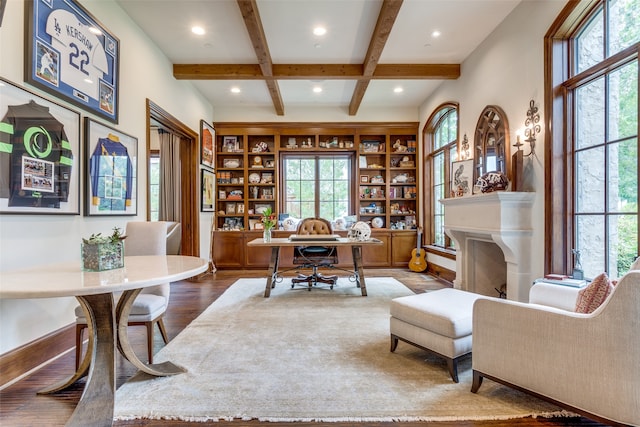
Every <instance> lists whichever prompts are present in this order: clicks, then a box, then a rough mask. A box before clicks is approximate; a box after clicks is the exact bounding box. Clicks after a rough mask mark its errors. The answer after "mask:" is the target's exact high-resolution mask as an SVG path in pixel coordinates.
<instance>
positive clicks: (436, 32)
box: [431, 30, 442, 37]
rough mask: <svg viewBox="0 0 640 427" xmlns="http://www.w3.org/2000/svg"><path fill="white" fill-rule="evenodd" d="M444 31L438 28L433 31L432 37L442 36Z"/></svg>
mask: <svg viewBox="0 0 640 427" xmlns="http://www.w3.org/2000/svg"><path fill="white" fill-rule="evenodd" d="M441 34H442V33H441V32H440V31H438V30H435V31H434V32H433V33H431V37H440V35H441Z"/></svg>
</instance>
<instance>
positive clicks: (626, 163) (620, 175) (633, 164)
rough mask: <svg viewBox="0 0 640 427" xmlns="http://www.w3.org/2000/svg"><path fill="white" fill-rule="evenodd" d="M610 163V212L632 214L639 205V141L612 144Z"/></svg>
mask: <svg viewBox="0 0 640 427" xmlns="http://www.w3.org/2000/svg"><path fill="white" fill-rule="evenodd" d="M608 163H609V181H608V182H609V195H608V198H609V211H610V212H630V211H629V209H630V207H632V206H636V207H637V205H638V140H637V139H636V138H634V139H629V140H626V141H623V142H620V143H615V144H611V145H610V146H609V161H608ZM635 210H637V209H634V211H635Z"/></svg>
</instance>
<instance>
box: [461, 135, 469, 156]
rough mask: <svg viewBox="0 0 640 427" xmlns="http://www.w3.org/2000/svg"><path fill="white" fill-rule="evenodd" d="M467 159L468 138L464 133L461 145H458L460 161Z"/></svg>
mask: <svg viewBox="0 0 640 427" xmlns="http://www.w3.org/2000/svg"><path fill="white" fill-rule="evenodd" d="M468 158H469V138H467V134H466V133H465V134H464V136H463V137H462V143H461V144H460V160H466V159H468Z"/></svg>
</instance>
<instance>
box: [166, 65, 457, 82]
mask: <svg viewBox="0 0 640 427" xmlns="http://www.w3.org/2000/svg"><path fill="white" fill-rule="evenodd" d="M271 69H272V72H271V77H269V76H265V75H264V74H263V73H262V71H261V69H260V65H258V64H174V65H173V76H174V77H175V78H176V79H178V80H270V79H273V80H353V79H363V78H364V77H365V75H364V67H363V66H362V65H359V64H273V65H272V66H271ZM368 77H369V78H371V79H372V80H375V79H386V80H389V79H406V80H425V79H444V80H450V79H457V78H458V77H460V64H378V66H377V67H376V70H375V71H374V73H373V75H371V76H368Z"/></svg>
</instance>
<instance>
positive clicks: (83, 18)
mask: <svg viewBox="0 0 640 427" xmlns="http://www.w3.org/2000/svg"><path fill="white" fill-rule="evenodd" d="M25 4H26V6H25V7H26V10H25V14H26V15H25V16H26V17H27V21H28V23H29V24H28V33H27V37H26V38H25V44H26V46H25V51H26V52H27V54H26V63H27V66H26V67H25V81H27V82H28V83H29V84H32V85H34V86H36V87H38V88H40V89H43V90H45V91H46V92H48V93H50V94H52V95H54V96H57V97H60V98H62V99H65V100H67V101H69V102H71V103H73V104H75V105H77V106H79V107H80V108H83V109H84V110H87V111H89V112H91V113H94V114H97V115H98V116H99V117H101V118H104V119H106V120H108V121H110V122H113V123H117V122H118V75H119V56H120V55H119V53H120V41H119V40H118V39H117V38H116V37H115V36H114V35H113V34H111V33H110V32H109V31H108V30H107V29H106V28H104V27H103V26H102V25H101V24H100V23H99V22H98V21H97V20H96V19H95V18H94V17H93V16H92V15H91V14H90V13H89V12H87V10H86V9H84V8H83V7H82V6H80V5H79V4H78V3H76V2H75V1H74V0H29V1H27V2H25Z"/></svg>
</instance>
